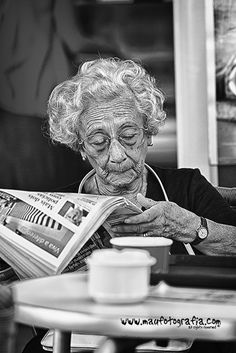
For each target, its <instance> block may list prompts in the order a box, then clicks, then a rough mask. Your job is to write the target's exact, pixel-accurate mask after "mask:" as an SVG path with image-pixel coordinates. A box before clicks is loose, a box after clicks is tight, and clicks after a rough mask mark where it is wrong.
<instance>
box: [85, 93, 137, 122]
mask: <svg viewBox="0 0 236 353" xmlns="http://www.w3.org/2000/svg"><path fill="white" fill-rule="evenodd" d="M126 120H127V121H128V120H129V121H130V122H131V121H133V122H135V123H137V124H140V123H142V118H141V116H140V114H139V113H138V110H137V108H136V105H135V102H134V100H133V99H131V98H126V97H117V98H115V99H112V100H109V101H106V102H99V103H98V102H93V103H91V104H90V105H89V107H88V108H87V109H86V110H85V111H84V112H83V114H82V117H81V123H82V126H83V127H84V128H85V127H87V128H89V127H90V126H91V125H94V124H95V125H97V124H99V125H100V124H101V125H103V124H104V125H106V124H110V123H114V124H115V125H117V124H118V125H119V124H123V123H124V121H126Z"/></svg>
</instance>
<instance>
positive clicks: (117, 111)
mask: <svg viewBox="0 0 236 353" xmlns="http://www.w3.org/2000/svg"><path fill="white" fill-rule="evenodd" d="M79 132H80V137H81V140H82V141H83V152H82V153H85V154H86V156H87V158H88V160H89V162H90V164H91V165H92V167H93V168H94V169H95V171H96V173H97V175H98V176H99V177H100V178H101V179H102V180H103V182H105V183H106V184H110V185H112V186H114V187H118V188H119V187H121V188H122V187H129V185H130V184H131V183H132V182H133V181H134V180H136V179H137V178H138V177H140V176H141V175H142V173H143V170H144V161H145V158H146V154H147V135H146V133H145V131H144V126H143V118H142V117H141V115H140V114H139V113H138V111H137V109H136V107H135V104H134V102H133V101H132V99H131V98H124V97H118V98H115V99H113V100H111V101H109V102H105V103H94V104H92V105H90V107H89V108H88V109H87V110H86V111H85V112H84V113H83V115H82V117H81V126H80V131H79Z"/></svg>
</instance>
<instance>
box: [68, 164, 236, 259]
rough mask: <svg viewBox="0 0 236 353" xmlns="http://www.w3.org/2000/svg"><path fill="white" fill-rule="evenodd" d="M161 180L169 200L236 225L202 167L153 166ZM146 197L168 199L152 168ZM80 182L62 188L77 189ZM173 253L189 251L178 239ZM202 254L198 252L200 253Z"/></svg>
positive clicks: (233, 215) (234, 217) (232, 212)
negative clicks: (170, 167) (201, 169)
mask: <svg viewBox="0 0 236 353" xmlns="http://www.w3.org/2000/svg"><path fill="white" fill-rule="evenodd" d="M152 168H153V170H154V171H155V172H156V173H157V175H158V176H159V178H160V179H161V181H162V183H163V186H164V188H165V190H166V193H167V196H168V199H169V201H171V202H175V203H176V204H178V205H179V206H180V207H182V208H185V209H187V210H189V211H191V212H193V213H195V214H196V215H198V216H202V217H205V218H207V219H210V220H212V221H215V222H217V223H222V224H228V225H233V226H236V213H235V211H233V210H232V209H231V208H230V207H229V205H228V203H227V202H226V201H225V200H224V199H223V198H222V196H221V195H220V194H219V193H218V191H217V190H216V189H215V188H214V186H212V185H211V184H210V183H209V182H208V181H207V179H206V178H205V177H204V176H203V175H202V174H201V173H200V171H199V169H187V168H182V169H164V168H158V167H152ZM147 181H148V185H147V194H146V197H148V198H151V199H153V200H155V201H162V200H165V198H164V195H163V192H162V189H161V186H160V184H159V182H158V181H157V179H156V177H155V176H154V175H153V173H152V172H150V171H148V180H147ZM79 183H80V181H78V182H76V183H74V184H71V185H69V186H67V187H66V188H64V189H63V190H61V191H65V192H77V191H78V187H79ZM171 252H172V253H186V250H185V247H184V246H183V245H182V244H181V243H180V242H174V244H173V246H172V249H171ZM196 252H197V251H196ZM197 253H198V252H197Z"/></svg>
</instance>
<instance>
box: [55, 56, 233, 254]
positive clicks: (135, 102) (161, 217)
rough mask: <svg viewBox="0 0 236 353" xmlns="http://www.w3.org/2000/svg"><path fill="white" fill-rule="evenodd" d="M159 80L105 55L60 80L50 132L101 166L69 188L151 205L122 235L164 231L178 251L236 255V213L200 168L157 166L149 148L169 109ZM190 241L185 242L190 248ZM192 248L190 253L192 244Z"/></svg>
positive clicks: (116, 230) (122, 229)
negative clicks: (148, 161)
mask: <svg viewBox="0 0 236 353" xmlns="http://www.w3.org/2000/svg"><path fill="white" fill-rule="evenodd" d="M163 102H164V96H163V94H162V92H161V91H160V89H158V88H157V86H156V83H155V80H154V78H153V77H151V76H150V75H149V74H148V73H147V72H146V71H145V70H144V69H143V68H142V67H141V66H140V65H138V64H136V63H134V62H133V61H131V60H126V61H122V60H118V59H98V60H94V61H90V62H86V63H84V64H83V65H82V66H81V67H80V69H79V70H78V73H77V75H75V76H74V77H72V78H71V79H70V80H67V81H65V82H63V83H61V84H59V85H58V86H57V87H56V88H55V89H54V90H53V92H52V94H51V96H50V99H49V109H48V112H49V124H50V134H51V138H52V139H53V140H54V141H58V142H60V143H63V144H65V145H67V146H69V147H70V148H72V149H73V150H74V151H76V152H80V153H81V155H82V158H83V159H84V160H85V159H88V161H89V163H90V164H91V166H92V167H93V168H94V170H93V171H92V172H91V173H89V174H88V175H87V176H86V177H85V178H84V179H83V181H82V183H79V182H78V183H75V184H74V185H73V188H72V187H71V189H70V191H78V190H79V191H82V192H85V193H92V194H101V195H123V196H125V197H127V198H128V199H130V200H131V201H133V202H134V203H135V204H136V205H138V206H139V207H140V208H142V209H143V210H144V212H143V213H142V214H140V215H137V216H133V217H129V218H127V219H125V221H124V223H123V224H120V225H118V226H116V227H114V228H113V232H114V233H117V235H130V234H137V235H138V236H139V235H140V236H155V237H158V236H164V237H167V238H171V239H173V240H174V245H173V248H172V252H175V251H176V252H179V251H182V250H183V249H181V246H180V245H181V244H188V243H189V244H191V245H192V246H193V247H194V248H196V249H197V250H199V251H201V252H202V253H205V254H233V253H236V246H235V245H236V229H235V228H234V227H226V228H228V232H227V233H226V232H225V226H224V225H225V224H227V225H231V226H236V217H235V213H234V211H232V210H231V209H230V208H229V206H228V205H227V204H226V202H225V201H224V200H223V199H222V198H221V196H220V195H219V193H218V192H217V191H216V190H215V188H214V187H213V186H212V185H211V184H210V183H208V181H207V180H206V179H205V178H204V177H203V176H202V175H201V174H200V172H199V170H198V169H162V168H151V167H150V166H148V165H147V164H145V158H146V155H147V151H148V146H149V145H150V144H151V139H152V136H153V135H156V134H157V133H158V130H159V127H160V126H161V125H162V124H163V123H164V120H165V118H166V114H165V112H164V110H163ZM185 246H186V245H185ZM187 249H189V251H191V249H190V247H189V248H188V246H187Z"/></svg>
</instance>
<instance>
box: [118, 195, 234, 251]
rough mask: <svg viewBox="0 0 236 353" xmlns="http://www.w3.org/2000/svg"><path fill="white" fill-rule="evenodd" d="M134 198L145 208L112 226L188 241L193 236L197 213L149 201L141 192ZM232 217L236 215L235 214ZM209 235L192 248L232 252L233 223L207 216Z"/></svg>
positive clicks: (122, 229) (120, 230)
mask: <svg viewBox="0 0 236 353" xmlns="http://www.w3.org/2000/svg"><path fill="white" fill-rule="evenodd" d="M137 200H138V202H139V203H140V204H141V205H142V206H143V207H144V208H146V210H145V211H144V212H143V213H142V214H140V215H137V216H133V217H130V218H127V219H126V220H125V223H124V224H122V225H120V226H116V227H115V228H113V231H114V232H117V233H119V234H123V235H130V234H137V235H140V236H142V235H143V233H147V235H148V236H164V237H166V238H170V239H173V240H176V241H180V242H184V243H191V242H192V241H193V240H194V239H195V237H196V230H197V228H198V227H199V225H200V217H199V216H197V215H196V214H195V213H193V212H191V211H188V210H186V209H184V208H182V207H180V206H178V205H177V204H176V203H174V202H167V201H153V200H151V199H147V198H145V197H144V196H142V195H141V194H138V196H137ZM235 217H236V215H235ZM207 223H208V228H209V235H208V237H207V238H206V239H205V240H203V241H202V242H201V243H200V244H198V245H196V248H197V249H198V250H200V251H201V252H202V253H204V254H206V255H234V254H235V255H236V227H235V226H229V225H224V224H220V223H216V222H213V221H211V220H207Z"/></svg>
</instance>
